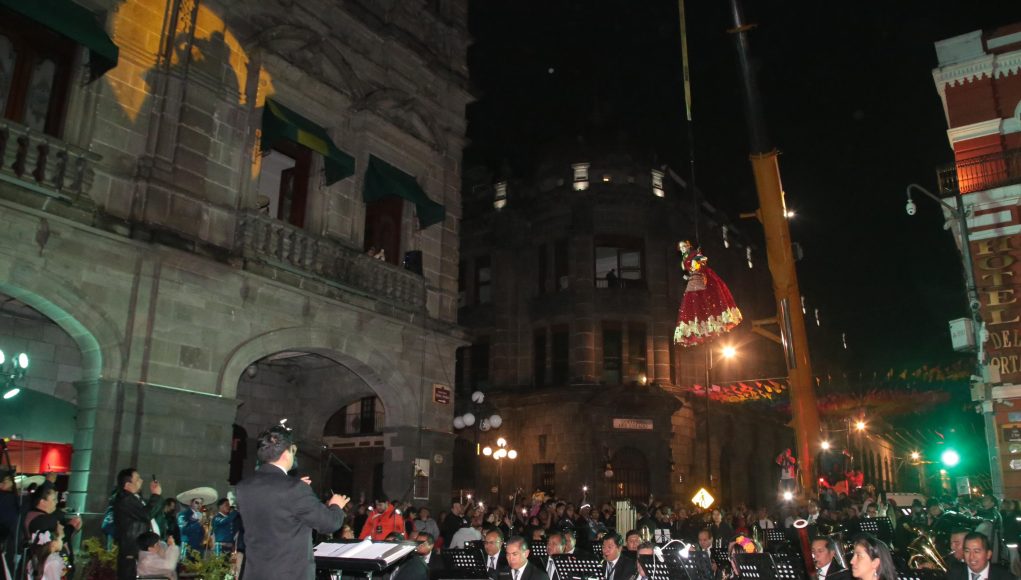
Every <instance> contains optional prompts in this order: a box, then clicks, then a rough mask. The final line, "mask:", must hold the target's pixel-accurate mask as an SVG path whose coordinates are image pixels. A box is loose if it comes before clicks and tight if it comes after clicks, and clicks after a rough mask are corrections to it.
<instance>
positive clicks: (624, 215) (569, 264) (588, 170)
mask: <svg viewBox="0 0 1021 580" xmlns="http://www.w3.org/2000/svg"><path fill="white" fill-rule="evenodd" d="M571 155H576V156H575V157H571ZM682 184H683V180H681V179H680V178H678V177H677V176H676V175H675V174H674V173H673V172H672V171H670V170H669V169H668V168H665V167H658V166H654V165H652V164H650V163H648V162H645V161H640V160H635V159H633V158H632V157H630V156H627V155H617V154H586V153H577V152H573V151H572V152H569V153H567V154H564V153H554V154H551V155H550V157H549V160H548V161H547V162H546V163H545V164H544V165H543V166H542V167H541V168H540V169H539V170H538V171H537V172H536V175H535V176H534V177H532V178H529V179H521V180H517V179H510V180H506V181H498V182H496V183H495V184H494V180H493V179H492V178H491V177H490V176H487V175H483V174H480V175H477V176H475V175H473V176H472V178H471V179H469V180H468V186H467V187H466V189H465V193H464V194H463V195H464V218H463V224H462V235H461V244H462V245H461V248H462V252H461V254H462V255H461V270H460V275H459V277H460V280H461V283H460V288H461V294H460V306H461V308H460V311H459V316H458V320H459V322H460V323H461V324H462V325H463V326H464V327H466V328H467V329H468V330H470V331H471V333H472V345H471V346H470V347H466V348H464V349H461V350H460V351H459V354H458V368H457V380H456V381H457V385H458V392H459V394H460V396H459V397H458V401H459V403H460V406H459V409H458V410H459V412H465V411H468V410H473V411H474V413H475V414H476V415H478V416H479V417H488V416H490V413H492V412H495V413H497V414H499V415H500V416H501V418H502V425H501V426H500V428H499V429H489V430H488V431H485V432H479V431H478V430H477V429H476V428H475V426H473V427H471V428H466V429H462V430H460V431H459V433H460V438H459V440H458V444H459V447H458V450H459V452H458V453H457V461H458V467H457V469H455V482H454V486H455V488H462V489H478V490H479V493H480V494H482V495H483V497H485V496H490V497H492V496H494V495H495V493H494V492H495V491H496V490H497V489H499V490H500V491H501V492H503V495H504V496H507V495H510V493H512V492H513V491H514V490H519V489H520V490H521V491H523V492H528V493H530V492H531V491H533V490H534V489H536V488H539V489H545V490H555V491H556V492H557V493H558V495H560V496H561V497H566V498H569V499H572V500H580V499H581V498H582V496H583V488H585V487H587V489H588V494H587V497H588V499H590V500H599V501H602V500H608V499H610V498H621V497H628V498H632V499H636V500H643V501H644V500H647V498H648V495H649V494H650V493H651V494H654V495H655V496H656V497H659V498H666V499H671V500H677V501H687V500H688V499H690V497H691V495H692V494H693V493H694V491H696V490H697V489H698V486H699V485H702V484H703V483H704V482H705V480H706V474H707V469H706V459H705V458H706V447H705V446H706V444H707V442H711V457H712V459H711V461H712V474H713V483H712V485H713V489H714V490H715V491H714V493H719V494H720V495H721V497H722V500H723V502H724V504H726V505H734V504H735V503H737V502H739V501H747V502H749V503H754V504H757V505H767V504H768V505H772V502H773V501H774V499H775V498H774V496H773V495H772V493H771V491H770V489H771V486H770V485H769V484H768V483H766V482H771V481H774V480H775V478H776V466H775V465H774V464H773V459H774V458H775V457H776V454H777V453H778V452H779V451H780V450H782V449H783V448H784V447H785V446H787V445H788V442H789V440H791V438H792V435H791V434H790V432H789V430H788V429H787V428H786V427H784V426H782V425H781V424H780V421H777V420H776V419H774V418H772V416H771V415H769V414H757V415H754V414H753V413H751V412H749V410H748V409H744V408H742V406H740V405H722V404H719V403H712V407H711V409H710V414H709V417H710V421H709V427H708V431H707V429H706V413H705V401H706V400H705V398H704V397H698V396H692V387H693V386H694V385H696V384H697V385H704V384H705V383H706V381H705V377H706V370H705V369H706V365H705V358H704V355H705V349H704V348H701V347H696V348H691V349H683V348H680V347H675V346H674V345H673V341H672V338H673V331H674V326H675V324H676V317H677V308H678V305H679V304H680V300H681V296H682V294H683V291H684V284H685V281H684V280H683V278H682V273H681V272H680V268H679V261H680V260H679V256H678V254H677V250H676V247H677V243H678V241H680V240H681V239H685V238H694V236H695V231H696V230H695V223H694V219H695V215H694V212H693V207H694V206H693V199H692V195H691V192H690V191H688V189H687V188H686V187H684V186H683V185H682ZM700 213H701V218H700V228H701V229H700V232H701V236H700V238H701V241H702V245H703V248H704V250H705V253H706V255H707V256H708V258H709V263H710V265H711V266H712V267H713V268H714V269H716V271H717V272H718V273H719V274H720V276H721V277H722V278H723V279H724V280H725V281H726V282H727V283H728V285H730V288H731V290H732V291H733V293H734V296H735V299H736V300H737V303H738V306H739V307H740V308H741V309H742V310H743V312H744V316H745V319H746V320H752V319H755V318H766V317H768V316H770V315H771V310H772V309H773V308H774V303H773V295H772V289H771V286H770V282H769V274H768V270H767V268H766V264H765V258H764V255H763V253H762V250H761V247H756V246H755V244H754V243H753V242H751V241H750V240H749V238H748V237H747V236H745V235H743V234H742V232H741V231H740V230H739V229H738V228H736V227H735V226H734V224H733V223H729V222H728V221H727V220H725V219H724V218H722V217H721V216H720V215H719V214H718V213H717V212H716V211H715V210H714V209H713V208H712V206H711V205H709V204H708V203H703V204H702V206H701V209H700ZM749 263H750V264H751V266H752V267H749ZM611 270H612V271H613V274H612V275H610V272H611ZM749 328H750V324H749V323H745V324H744V325H742V326H741V327H739V328H738V329H737V330H735V331H734V332H733V333H732V334H731V335H729V336H728V337H726V338H725V339H721V340H720V341H718V342H717V343H716V344H715V345H714V348H715V349H717V350H719V349H720V347H721V346H722V345H723V344H724V343H727V344H733V345H735V346H736V347H737V348H738V351H739V356H738V358H737V359H735V360H734V361H727V362H721V361H717V363H716V365H715V368H713V370H712V372H713V377H712V378H713V382H717V381H721V382H724V381H732V380H736V379H755V378H760V377H776V376H779V375H783V374H785V370H784V367H783V361H782V357H781V353H780V349H779V347H777V346H776V345H774V344H772V343H770V342H768V341H765V340H763V339H761V338H758V337H755V336H754V335H752V334H751V332H750V331H749ZM475 390H480V391H482V392H484V393H486V394H487V399H486V401H485V403H484V406H485V408H484V409H482V410H481V413H480V412H479V410H478V409H475V408H474V407H473V406H472V405H471V404H470V403H469V402H468V401H469V397H468V394H469V393H471V392H473V391H475ZM476 425H478V423H477V424H476ZM476 436H477V437H478V444H479V447H481V446H493V442H494V441H495V440H496V439H497V438H498V437H503V438H505V439H506V440H507V442H508V445H509V446H510V447H511V448H513V449H514V450H515V451H517V458H516V459H513V460H508V459H503V460H501V461H500V462H496V461H492V460H491V459H489V458H487V457H485V456H478V455H477V454H476V453H477V449H478V447H476V441H475V439H476ZM478 458H481V459H480V461H481V463H482V465H481V468H480V469H481V474H480V477H481V479H480V480H479V481H478V482H475V481H473V477H472V475H473V469H472V464H473V463H474V462H475V461H476V460H477V459H478ZM764 483H766V484H765V485H764Z"/></svg>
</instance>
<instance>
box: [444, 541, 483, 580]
mask: <svg viewBox="0 0 1021 580" xmlns="http://www.w3.org/2000/svg"><path fill="white" fill-rule="evenodd" d="M441 555H442V556H443V564H444V566H446V568H447V569H448V570H481V571H482V576H483V577H485V576H486V558H485V556H484V555H483V554H482V552H480V551H478V550H476V549H474V548H466V549H463V550H453V549H451V550H443V552H441Z"/></svg>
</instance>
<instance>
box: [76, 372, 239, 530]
mask: <svg viewBox="0 0 1021 580" xmlns="http://www.w3.org/2000/svg"><path fill="white" fill-rule="evenodd" d="M75 388H76V390H77V391H78V424H77V430H76V432H75V440H74V455H73V457H72V462H71V484H70V492H71V493H70V497H69V502H68V505H69V509H70V511H76V512H82V513H83V514H84V515H85V520H86V524H88V525H89V526H90V530H96V529H98V525H99V523H100V521H101V519H102V517H103V512H104V511H105V510H106V505H107V500H108V498H109V496H110V492H111V490H113V488H114V487H115V486H116V481H115V480H116V476H117V472H118V471H119V470H121V469H123V468H125V467H135V468H137V469H138V471H139V473H141V474H142V478H143V479H145V480H146V486H148V482H149V481H150V480H151V479H152V475H153V474H154V473H155V474H156V476H157V477H158V478H159V480H160V482H161V483H162V484H163V495H164V497H169V496H173V495H176V494H177V493H179V492H181V491H185V490H187V489H191V488H193V487H198V486H202V485H207V486H210V487H213V488H214V489H216V490H217V491H218V492H219V493H220V494H222V495H225V494H226V491H227V472H228V462H229V460H230V442H231V425H232V423H233V421H234V414H235V410H236V401H234V400H233V399H224V398H221V397H214V396H209V395H202V394H198V393H190V392H187V391H183V390H177V389H168V388H165V387H154V386H151V385H145V384H137V383H125V382H120V381H109V380H104V379H99V380H92V381H80V382H77V383H75ZM147 493H148V489H147V487H146V489H144V490H143V495H147Z"/></svg>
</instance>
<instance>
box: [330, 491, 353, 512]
mask: <svg viewBox="0 0 1021 580" xmlns="http://www.w3.org/2000/svg"><path fill="white" fill-rule="evenodd" d="M349 501H351V498H349V497H347V496H346V495H342V494H339V493H335V494H333V496H332V497H330V501H329V504H330V505H335V506H337V507H339V508H340V509H344V507H345V506H346V505H347V502H349Z"/></svg>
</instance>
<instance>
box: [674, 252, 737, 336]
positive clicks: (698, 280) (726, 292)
mask: <svg viewBox="0 0 1021 580" xmlns="http://www.w3.org/2000/svg"><path fill="white" fill-rule="evenodd" d="M706 262H707V260H706V258H705V256H703V255H702V252H701V251H700V250H694V251H692V250H689V251H688V252H687V253H685V254H684V255H683V256H682V262H681V267H682V268H683V269H684V273H685V274H687V276H688V286H687V288H685V289H684V300H683V301H682V302H681V308H680V310H679V311H678V313H677V328H675V329H674V342H675V343H677V344H680V345H683V346H692V345H695V344H700V343H702V342H705V341H706V340H709V339H712V338H715V337H717V336H720V335H722V334H724V333H726V332H729V331H730V330H731V329H732V328H734V327H735V326H737V325H738V324H740V323H741V311H740V310H738V308H737V305H736V304H735V303H734V297H733V296H731V294H730V289H729V288H727V285H726V284H724V283H723V280H721V279H720V277H719V276H717V275H716V272H713V271H712V269H711V268H709V267H708V266H706V265H705V264H706Z"/></svg>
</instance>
